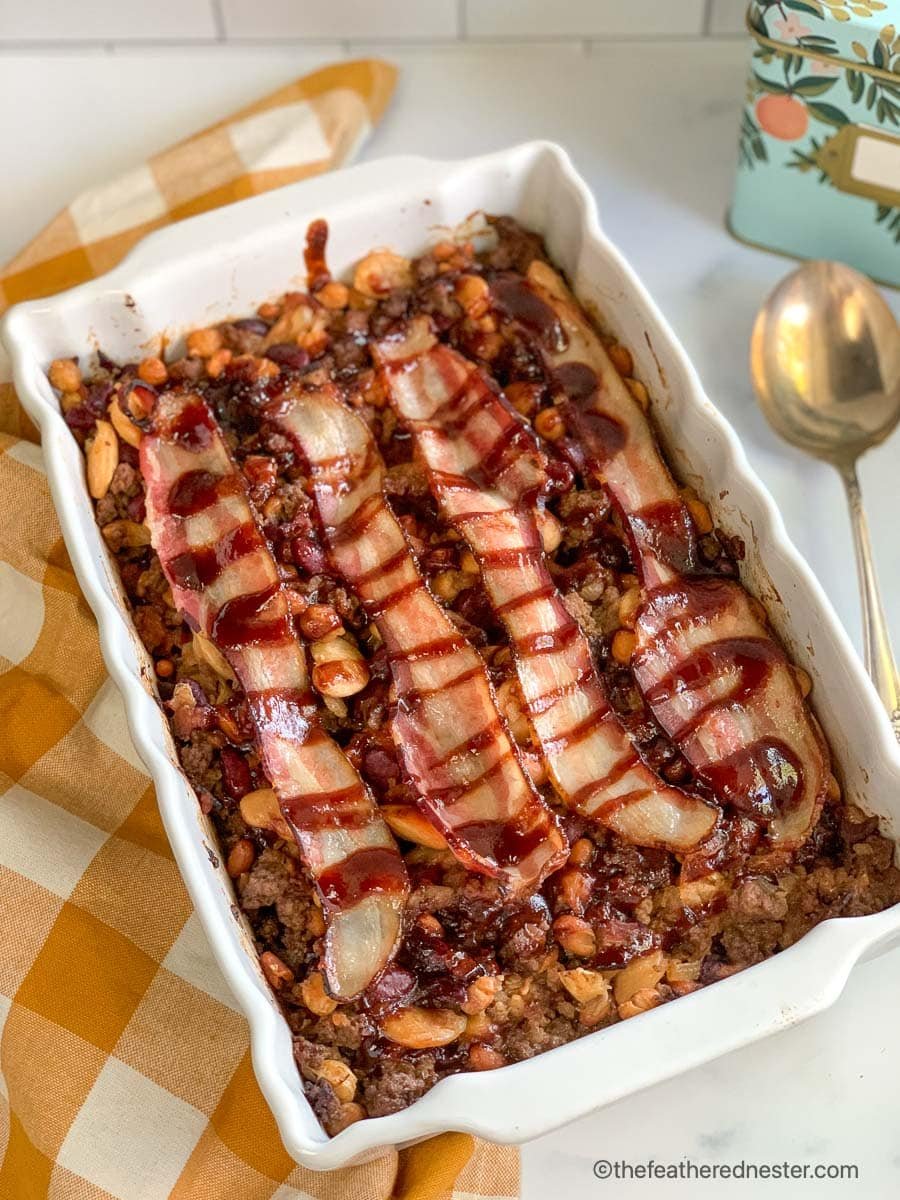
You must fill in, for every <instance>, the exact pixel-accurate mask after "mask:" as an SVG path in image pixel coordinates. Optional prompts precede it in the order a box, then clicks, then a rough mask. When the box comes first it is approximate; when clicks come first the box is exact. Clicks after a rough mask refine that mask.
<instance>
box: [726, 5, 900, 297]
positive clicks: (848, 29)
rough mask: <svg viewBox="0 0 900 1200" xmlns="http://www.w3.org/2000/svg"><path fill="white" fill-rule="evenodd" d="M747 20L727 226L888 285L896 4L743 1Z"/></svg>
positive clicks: (895, 230)
mask: <svg viewBox="0 0 900 1200" xmlns="http://www.w3.org/2000/svg"><path fill="white" fill-rule="evenodd" d="M747 24H748V26H749V28H750V31H751V33H752V35H753V38H754V41H755V44H754V47H753V52H752V57H751V60H750V72H749V76H748V81H747V102H746V105H745V108H744V112H743V115H742V119H741V129H740V138H739V163H738V172H737V182H736V185H735V192H734V198H733V202H732V207H731V212H730V214H729V225H730V228H731V231H732V232H733V233H734V234H735V235H736V236H737V237H739V238H741V239H743V240H744V241H748V242H752V243H754V244H757V245H760V246H765V247H767V248H769V249H772V250H779V251H782V252H784V253H787V254H793V255H797V256H799V257H803V258H831V259H839V260H842V261H844V262H847V263H850V264H851V265H853V266H855V267H858V268H859V269H860V270H862V271H865V272H866V273H867V274H868V275H871V276H873V277H874V278H876V279H880V280H882V281H884V282H886V283H893V284H898V285H900V37H898V32H897V26H898V25H900V0H774V2H771V0H765V2H764V0H753V3H751V4H750V7H749V10H748V13H747Z"/></svg>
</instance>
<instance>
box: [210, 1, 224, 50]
mask: <svg viewBox="0 0 900 1200" xmlns="http://www.w3.org/2000/svg"><path fill="white" fill-rule="evenodd" d="M210 3H211V5H212V16H213V25H214V26H215V30H216V38H217V40H218V41H220V42H225V41H227V40H228V31H227V29H226V28H225V12H224V10H223V8H222V0H210Z"/></svg>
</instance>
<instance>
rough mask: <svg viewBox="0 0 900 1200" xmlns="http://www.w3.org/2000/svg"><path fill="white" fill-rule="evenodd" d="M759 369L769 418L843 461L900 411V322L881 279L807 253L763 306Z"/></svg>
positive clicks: (755, 346) (753, 349)
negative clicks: (878, 283)
mask: <svg viewBox="0 0 900 1200" xmlns="http://www.w3.org/2000/svg"><path fill="white" fill-rule="evenodd" d="M750 369H751V372H752V375H753V383H754V386H755V388H756V392H757V395H758V397H759V401H760V405H761V407H762V409H763V412H764V413H765V415H766V418H767V419H768V421H769V423H770V424H771V425H772V426H773V428H774V429H775V430H776V431H777V432H778V433H780V434H781V436H782V437H783V438H785V439H786V440H787V441H789V442H791V443H792V444H793V445H795V446H798V447H800V449H802V450H806V451H807V453H809V454H814V455H815V456H816V457H817V458H822V459H825V460H826V461H828V462H831V463H833V464H834V465H835V466H838V467H841V466H844V465H845V464H850V463H853V462H854V461H855V460H856V459H857V458H858V457H859V456H860V454H862V453H863V452H864V451H866V450H868V449H869V448H870V447H872V446H875V445H877V444H878V443H879V442H883V441H884V439H885V438H886V437H887V436H888V435H889V434H890V433H891V432H892V430H893V429H894V427H895V426H896V425H897V422H898V420H900V332H898V329H897V322H896V320H895V319H894V315H893V313H892V312H891V310H890V308H888V306H887V304H886V303H885V301H884V300H883V298H882V296H881V294H880V292H879V291H878V289H877V288H876V287H875V286H874V285H873V284H872V283H871V282H870V281H869V280H868V279H867V278H866V277H865V276H864V275H861V274H860V273H859V272H858V271H854V270H853V269H852V268H851V267H847V266H844V265H843V263H833V262H808V263H805V264H804V265H803V266H801V267H800V268H799V269H798V270H796V271H793V272H792V273H791V274H790V275H788V276H787V278H786V279H784V280H782V282H781V283H780V284H779V285H778V287H777V288H775V290H774V291H773V292H772V294H771V295H770V296H769V298H768V300H767V301H766V302H765V304H764V305H763V307H762V309H761V310H760V313H759V316H758V317H757V319H756V324H755V325H754V328H753V337H752V340H751V345H750Z"/></svg>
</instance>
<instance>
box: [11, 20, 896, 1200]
mask: <svg viewBox="0 0 900 1200" xmlns="http://www.w3.org/2000/svg"><path fill="white" fill-rule="evenodd" d="M352 49H354V48H353V47H351V50H352ZM378 49H379V52H380V53H381V54H382V55H383V56H384V57H387V58H391V59H392V60H394V61H395V62H397V63H398V65H400V67H401V68H402V75H401V82H400V85H399V88H398V92H397V95H396V98H395V100H394V103H393V106H392V108H391V110H390V112H389V114H388V116H387V117H386V119H385V121H384V123H383V125H382V126H381V127H380V128H379V130H378V131H377V133H376V134H375V136H374V137H373V139H372V141H371V142H370V143H369V145H368V146H367V147H366V149H365V152H364V156H365V157H366V158H371V157H375V156H380V155H386V154H394V153H400V152H405V153H410V152H412V153H423V154H430V155H433V156H438V157H441V156H445V157H454V156H462V155H468V154H473V153H476V152H480V151H485V150H490V149H495V148H498V147H500V146H503V145H507V144H510V143H513V142H516V141H521V140H525V139H528V138H533V137H548V138H552V139H554V140H556V141H559V142H561V143H562V144H563V145H565V146H566V147H567V148H568V149H569V151H570V152H571V154H572V155H573V157H574V159H575V161H576V163H577V165H578V167H579V168H580V170H581V171H582V172H583V173H584V175H585V176H586V177H587V179H588V180H589V182H590V183H591V184H592V185H593V187H594V189H595V191H596V195H597V197H598V199H599V203H600V209H601V214H602V218H603V221H604V224H605V226H606V228H607V230H608V232H609V233H610V234H611V235H612V236H613V238H614V239H615V240H616V241H617V242H618V244H619V246H620V247H621V249H622V250H623V251H624V253H625V254H626V255H627V256H628V258H630V260H631V262H632V263H633V265H634V266H635V267H636V269H637V271H638V273H639V274H640V275H641V276H642V278H643V280H644V282H645V283H646V284H647V286H648V287H649V289H650V291H651V293H652V294H653V295H654V296H655V297H656V299H657V301H658V303H659V304H660V307H661V308H662V310H663V311H664V313H665V314H666V315H667V317H668V318H669V320H670V321H671V323H672V325H673V326H674V328H675V330H676V332H677V333H678V334H679V335H680V337H681V338H682V340H683V342H684V344H685V346H686V348H687V350H688V353H689V354H690V355H691V356H692V358H693V360H694V363H695V365H696V366H697V368H698V370H699V372H700V375H701V377H702V379H703V381H704V383H705V385H706V389H707V391H708V393H709V394H710V396H711V397H712V398H713V400H714V401H715V402H716V403H717V404H718V405H719V406H720V408H721V409H722V410H723V411H724V412H725V413H726V414H727V416H728V417H729V419H730V420H731V421H732V423H733V424H734V426H735V427H736V429H737V430H738V433H739V434H740V436H741V438H742V439H743V442H744V445H745V447H746V449H747V452H748V454H749V457H750V459H751V461H752V462H753V464H754V466H755V467H756V469H757V470H758V471H759V473H760V475H761V476H762V477H763V479H764V480H765V481H766V483H767V484H768V485H769V487H770V488H771V490H772V492H773V493H774V495H775V498H776V500H777V501H778V503H779V504H780V506H781V509H782V512H783V514H784V517H785V521H786V523H787V526H788V529H789V531H790V533H791V535H792V536H793V538H794V540H795V541H796V542H797V544H798V545H799V547H800V548H801V550H802V551H803V553H804V554H805V555H806V556H807V557H808V559H809V561H810V562H811V564H812V566H813V568H814V570H815V571H816V572H817V573H818V575H819V578H820V579H821V580H822V582H823V583H824V585H825V587H826V590H827V591H828V592H829V594H830V595H831V598H832V600H833V603H834V605H835V607H836V609H837V611H838V613H839V615H840V616H841V618H842V619H843V621H844V622H845V624H846V626H847V628H848V629H849V631H850V633H851V636H852V637H853V638H854V640H855V641H856V642H857V644H859V613H858V605H857V598H856V581H855V575H854V568H853V558H852V550H851V543H850V535H849V529H848V524H847V519H846V516H845V511H844V503H843V498H842V495H841V489H840V484H839V482H838V480H837V477H836V476H835V475H834V474H833V473H832V472H831V471H830V470H829V469H828V468H827V467H825V466H822V465H820V464H817V463H814V462H812V461H810V460H808V459H805V458H803V457H802V456H801V455H799V453H795V452H794V451H792V450H790V449H788V448H786V447H785V446H783V445H782V444H780V443H778V442H777V441H776V439H775V437H774V435H773V434H771V433H770V432H769V430H768V428H767V427H766V425H765V424H764V422H763V419H762V417H761V416H760V415H759V412H758V410H757V408H756V406H755V403H754V401H753V397H752V392H751V388H750V381H749V378H748V372H747V344H748V337H749V333H750V327H751V323H752V320H753V316H754V314H755V312H756V309H757V307H758V305H759V304H760V302H761V301H762V299H763V298H764V296H765V295H766V293H767V291H768V290H769V289H770V288H771V287H772V285H773V284H774V283H775V281H776V280H777V279H778V278H779V277H780V276H781V275H782V274H783V273H785V271H786V270H787V269H788V265H787V264H786V263H785V261H784V260H783V259H781V258H778V257H775V256H773V255H768V254H764V253H761V252H759V251H755V250H752V249H749V248H747V247H744V246H742V245H740V244H739V243H737V242H736V241H734V240H732V239H731V238H730V237H729V236H728V234H727V233H726V232H725V228H724V224H723V219H724V213H725V209H726V206H727V203H728V196H729V191H730V187H731V179H732V171H733V163H734V158H735V155H734V144H735V131H736V121H737V113H738V108H739V104H740V100H741V97H742V93H743V70H744V60H745V56H746V48H745V46H744V45H743V44H742V43H741V42H740V41H717V42H710V41H707V42H705V43H701V42H699V41H697V42H695V41H690V40H686V41H681V42H674V43H672V42H670V43H668V44H662V43H660V44H655V43H652V42H649V43H648V42H642V43H633V42H631V43H630V42H623V43H620V44H608V45H603V46H596V47H594V49H593V50H592V51H591V53H590V54H585V52H584V51H583V50H582V49H581V48H580V47H577V46H571V47H570V46H562V45H555V46H554V45H552V44H546V45H531V46H528V45H523V46H509V47H506V46H501V45H489V46H482V47H477V48H473V47H466V46H447V47H446V48H440V49H428V48H424V47H410V46H408V45H407V46H405V47H397V48H396V49H395V48H394V47H391V46H381V47H379V48H378ZM341 54H342V48H341V47H339V46H337V45H335V46H333V47H331V46H326V45H317V46H316V47H315V48H314V49H302V48H298V47H297V46H287V45H285V46H258V47H257V46H205V47H195V48H190V47H184V48H181V47H171V48H169V47H165V46H155V47H147V48H135V49H127V50H116V51H114V52H109V51H104V50H102V49H85V48H82V49H79V48H72V49H67V48H58V49H56V50H41V51H40V52H36V51H32V50H27V49H10V50H8V51H6V52H3V53H0V71H2V75H3V79H4V87H5V92H6V95H7V96H8V97H14V98H15V102H14V103H13V102H10V101H8V102H7V103H6V104H5V105H3V106H2V107H0V144H2V145H3V147H4V151H5V161H6V164H7V172H6V182H5V185H4V192H5V203H4V218H3V222H2V224H0V259H6V258H8V257H9V256H11V255H12V253H13V252H14V251H15V250H17V249H18V248H19V247H20V245H22V244H23V243H24V242H25V241H26V240H27V238H28V237H29V236H30V235H31V234H32V233H34V232H36V231H37V230H38V229H39V228H40V227H41V225H43V224H44V222H45V221H46V220H47V219H49V218H50V217H51V216H52V215H53V214H54V213H55V211H56V210H57V209H59V208H60V207H62V206H63V205H64V204H65V203H66V202H67V201H68V200H69V199H70V198H71V197H72V196H73V195H74V194H75V193H76V192H77V191H78V190H79V189H81V188H82V187H85V186H86V185H88V184H89V183H91V182H93V181H96V180H97V179H98V178H100V179H102V178H106V177H109V176H110V175H112V174H114V173H117V172H118V171H120V170H122V169H123V168H125V167H127V166H130V165H132V164H135V163H137V162H139V161H141V160H142V159H143V158H144V157H145V156H146V155H147V154H148V153H149V152H152V151H154V150H157V149H160V148H162V147H163V146H165V145H166V144H168V143H170V142H172V141H174V140H176V139H178V138H181V137H183V136H185V135H186V134H187V133H189V132H191V131H192V130H193V129H195V128H199V127H202V126H203V125H205V124H207V123H209V122H210V121H212V120H214V119H218V118H219V117H221V116H222V115H223V114H225V113H227V112H229V111H231V110H232V109H234V108H236V107H238V106H239V105H240V104H242V103H244V102H246V101H248V100H250V99H252V98H254V97H255V96H257V95H259V94H260V93H263V92H265V91H269V90H272V89H274V88H275V87H276V86H277V85H279V84H280V83H282V82H284V81H286V80H287V79H289V78H291V77H293V76H296V75H298V74H300V73H302V72H303V71H305V70H307V69H309V68H311V67H312V66H314V65H317V64H318V63H321V62H325V61H330V60H333V59H334V58H336V57H339V56H341ZM98 114H102V118H100V119H99V120H98ZM888 299H889V300H890V302H891V304H892V305H893V306H894V309H895V311H898V312H900V296H898V294H897V293H895V292H894V293H888ZM898 445H900V443H898V441H897V439H896V438H895V439H894V441H893V442H892V443H889V444H888V445H887V446H884V447H882V448H880V449H879V450H877V451H875V452H873V453H872V454H871V455H870V456H869V457H868V458H867V459H866V460H865V462H864V464H863V467H862V472H861V474H862V479H863V486H864V490H865V494H866V499H867V503H868V507H869V512H870V517H871V523H872V532H873V539H874V542H875V547H876V552H877V556H878V563H879V567H880V571H881V577H882V583H883V587H884V591H885V598H886V603H887V609H888V616H889V619H890V621H891V623H892V625H893V628H894V630H895V635H896V637H897V639H898V641H900V540H898V539H897V536H896V530H895V523H896V515H895V511H894V510H895V508H896V503H897V498H898V484H897V466H898ZM898 994H900V953H895V954H890V955H886V956H884V957H882V958H880V959H878V960H876V961H874V962H872V963H869V964H866V965H863V966H861V967H860V968H858V969H857V970H856V971H855V972H854V973H853V976H852V977H851V980H850V982H849V983H848V985H847V989H846V991H845V993H844V994H843V996H842V997H841V999H840V1000H839V1001H838V1003H837V1004H836V1005H835V1006H834V1008H833V1009H832V1010H831V1011H830V1012H828V1013H826V1014H824V1015H822V1016H820V1017H817V1018H815V1019H814V1020H811V1021H809V1022H807V1023H806V1024H805V1025H802V1026H800V1027H797V1028H795V1029H793V1030H790V1031H788V1032H785V1033H782V1034H780V1035H778V1036H777V1037H774V1038H771V1039H770V1040H768V1041H767V1042H764V1043H761V1044H759V1045H757V1046H754V1047H751V1048H749V1049H747V1050H744V1051H741V1052H739V1053H736V1054H732V1055H729V1056H728V1057H726V1058H723V1059H720V1060H718V1061H717V1062H715V1063H713V1064H711V1065H710V1066H708V1067H704V1068H701V1069H699V1070H695V1071H693V1072H691V1073H690V1074H689V1075H686V1076H682V1077H680V1078H678V1079H676V1080H673V1081H671V1082H669V1083H666V1084H662V1085H660V1086H658V1087H655V1088H653V1089H651V1090H649V1091H646V1092H644V1093H641V1094H639V1095H636V1096H633V1097H631V1098H630V1099H628V1100H625V1101H623V1102H621V1103H619V1104H617V1105H615V1106H614V1107H612V1108H608V1109H606V1110H603V1111H601V1112H598V1113H596V1114H595V1115H593V1116H591V1117H589V1118H586V1119H585V1120H583V1121H581V1122H579V1123H577V1124H575V1125H572V1126H569V1127H568V1128H567V1129H565V1130H561V1131H559V1132H557V1133H554V1134H551V1135H548V1136H547V1137H545V1138H542V1139H541V1140H539V1141H537V1142H534V1143H532V1144H530V1145H528V1146H527V1147H525V1148H524V1150H523V1169H524V1195H525V1197H526V1200H545V1198H546V1197H547V1196H548V1195H551V1194H554V1195H565V1196H571V1197H573V1198H574V1197H577V1198H578V1200H581V1198H582V1197H584V1198H587V1197H591V1196H600V1195H607V1196H608V1195H612V1194H613V1193H614V1194H615V1196H616V1198H617V1200H631V1198H634V1200H644V1198H647V1200H649V1198H650V1197H652V1196H667V1197H668V1196H672V1197H678V1196H682V1195H684V1196H688V1195H690V1196H702V1195H709V1196H712V1195H715V1196H717V1197H730V1196H738V1195H749V1194H751V1193H753V1194H755V1192H756V1191H757V1190H760V1191H762V1189H763V1186H764V1187H765V1195H766V1196H767V1197H769V1198H770V1200H782V1198H785V1197H790V1198H793V1197H802V1196H809V1197H811V1198H813V1200H818V1198H819V1197H826V1196H828V1195H832V1194H834V1195H837V1194H838V1192H840V1193H841V1194H842V1195H846V1196H859V1197H865V1198H866V1200H881V1198H882V1197H885V1198H887V1197H889V1196H890V1197H894V1196H896V1195H897V1194H898V1192H900V1153H898V1151H897V1149H896V1138H895V1133H896V1113H897V1112H898V1111H900V1029H898V1026H897V1023H896V1022H895V1021H894V1015H895V1003H896V997H897V995H898ZM540 1102H541V1101H540V1098H539V1097H535V1103H540ZM684 1156H687V1157H689V1158H692V1159H693V1160H694V1161H696V1162H697V1163H716V1162H728V1161H735V1160H739V1159H742V1158H743V1159H747V1160H756V1161H759V1162H772V1163H780V1162H782V1161H784V1160H785V1159H787V1160H789V1161H796V1162H800V1163H803V1162H809V1163H814V1162H820V1163H827V1162H834V1163H848V1164H854V1163H855V1164H857V1165H858V1168H859V1181H858V1182H856V1183H852V1182H851V1183H847V1182H845V1183H834V1182H823V1181H812V1180H810V1181H808V1182H803V1181H792V1182H776V1181H770V1182H768V1183H767V1184H765V1185H762V1184H758V1185H754V1184H752V1183H748V1182H730V1183H726V1182H722V1181H717V1182H704V1181H700V1182H690V1183H678V1182H671V1181H637V1180H635V1181H632V1182H627V1181H626V1182H617V1183H606V1184H604V1183H602V1182H598V1181H597V1180H595V1179H594V1177H593V1176H592V1173H591V1165H592V1163H593V1162H594V1161H595V1160H596V1159H599V1158H606V1159H619V1158H621V1159H625V1160H629V1161H631V1162H634V1163H637V1162H644V1161H646V1160H647V1159H650V1158H653V1159H655V1160H656V1161H657V1162H678V1161H679V1160H681V1159H682V1158H683V1157H684Z"/></svg>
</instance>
